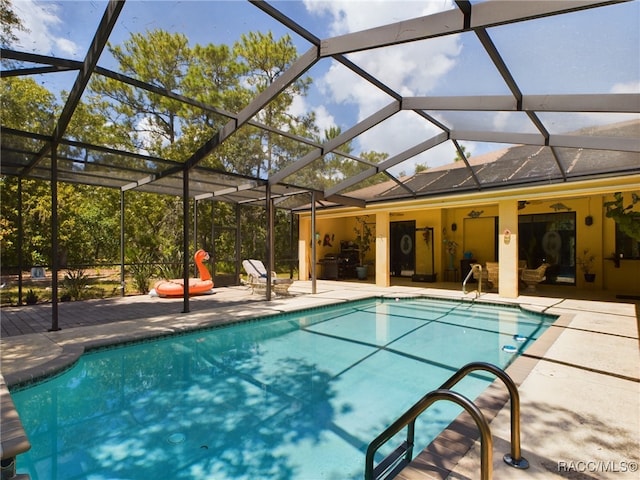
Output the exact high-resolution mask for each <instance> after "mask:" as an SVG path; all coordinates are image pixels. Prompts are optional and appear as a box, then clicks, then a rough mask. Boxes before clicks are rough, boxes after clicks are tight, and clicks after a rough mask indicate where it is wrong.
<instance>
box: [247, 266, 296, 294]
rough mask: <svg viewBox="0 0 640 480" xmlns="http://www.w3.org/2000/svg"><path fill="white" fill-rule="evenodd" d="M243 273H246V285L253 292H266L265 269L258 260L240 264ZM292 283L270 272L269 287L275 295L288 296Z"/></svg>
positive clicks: (288, 279)
mask: <svg viewBox="0 0 640 480" xmlns="http://www.w3.org/2000/svg"><path fill="white" fill-rule="evenodd" d="M242 266H243V267H244V270H245V272H247V277H248V283H249V285H250V286H251V288H252V290H253V292H254V293H255V292H256V290H257V291H259V292H263V291H266V289H267V269H266V267H265V266H264V263H262V261H260V260H254V259H249V260H244V261H243V262H242ZM292 283H293V280H291V279H290V278H278V277H277V276H276V272H271V287H272V288H273V291H274V292H275V294H276V295H288V294H289V287H290V286H291V284H292Z"/></svg>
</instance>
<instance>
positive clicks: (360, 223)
mask: <svg viewBox="0 0 640 480" xmlns="http://www.w3.org/2000/svg"><path fill="white" fill-rule="evenodd" d="M367 218H368V216H364V217H356V226H355V228H354V229H353V230H354V232H355V233H356V240H355V242H354V243H355V244H356V246H357V247H358V255H359V262H360V263H359V265H358V266H357V267H356V272H357V274H358V278H359V279H360V280H365V279H366V278H367V274H368V271H367V270H368V269H367V265H366V264H365V263H364V259H365V257H366V256H367V253H368V252H369V250H371V243H372V242H373V231H372V230H371V227H370V226H369V224H368V223H367Z"/></svg>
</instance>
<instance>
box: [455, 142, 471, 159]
mask: <svg viewBox="0 0 640 480" xmlns="http://www.w3.org/2000/svg"><path fill="white" fill-rule="evenodd" d="M460 150H462V153H463V154H464V157H462V155H460ZM460 150H458V149H456V157H455V158H454V159H453V161H454V162H459V161H460V160H464V159H466V158H469V157H470V156H471V152H467V147H465V146H464V145H460Z"/></svg>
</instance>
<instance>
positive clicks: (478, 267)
mask: <svg viewBox="0 0 640 480" xmlns="http://www.w3.org/2000/svg"><path fill="white" fill-rule="evenodd" d="M474 272H477V274H478V275H477V277H478V289H477V290H476V298H478V297H479V296H480V295H482V265H480V264H479V263H474V264H473V265H472V266H471V270H469V273H467V276H466V277H465V278H464V281H463V282H462V293H463V294H465V295H466V294H467V293H470V292H467V282H468V281H469V279H470V278H471V277H472V276H473V274H474Z"/></svg>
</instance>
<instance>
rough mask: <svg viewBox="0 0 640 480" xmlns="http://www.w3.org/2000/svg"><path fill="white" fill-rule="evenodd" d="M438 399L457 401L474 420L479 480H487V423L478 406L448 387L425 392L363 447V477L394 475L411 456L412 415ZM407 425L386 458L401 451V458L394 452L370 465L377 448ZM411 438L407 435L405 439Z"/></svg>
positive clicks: (489, 451)
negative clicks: (400, 441)
mask: <svg viewBox="0 0 640 480" xmlns="http://www.w3.org/2000/svg"><path fill="white" fill-rule="evenodd" d="M438 400H449V401H452V402H454V403H457V404H458V405H459V406H461V407H462V408H464V409H465V410H466V411H467V412H468V413H469V414H470V415H471V417H472V418H473V420H474V421H475V422H476V425H477V426H478V430H480V469H481V471H482V477H481V478H482V480H490V479H491V475H492V471H493V463H492V462H493V460H492V451H493V440H492V438H491V431H490V430H489V423H488V422H487V419H486V418H484V415H483V414H482V412H481V411H480V409H479V408H478V407H477V406H476V405H475V404H474V403H473V402H472V401H471V400H469V399H468V398H467V397H465V396H463V395H461V394H459V393H458V392H454V391H451V390H445V389H438V390H433V391H431V392H429V393H427V394H426V395H425V396H424V397H422V398H421V399H420V400H419V401H418V402H417V403H416V404H415V405H413V406H412V407H411V408H410V409H409V410H407V411H406V412H405V413H404V414H403V415H402V416H401V417H400V418H398V419H397V420H396V421H395V422H393V423H392V424H391V425H390V426H389V427H388V428H387V429H386V430H385V431H384V432H382V433H381V434H380V435H378V436H377V437H376V438H375V439H374V440H373V441H372V442H371V443H370V444H369V447H368V448H367V456H366V460H365V462H366V463H365V471H364V478H365V480H374V479H377V478H381V475H385V476H386V477H387V478H389V475H395V474H396V473H397V472H399V471H400V469H401V468H403V467H404V466H405V465H407V464H408V463H409V462H410V461H411V459H412V456H413V433H414V428H415V422H416V418H418V416H419V415H420V414H421V413H422V412H424V411H425V410H426V409H427V408H429V407H430V406H431V405H432V404H433V403H435V402H437V401H438ZM406 426H408V427H409V428H408V432H407V441H406V442H404V443H403V445H402V446H401V447H399V448H398V449H396V450H395V451H394V452H393V453H392V454H391V455H390V456H389V457H391V456H393V455H394V453H395V454H397V453H400V454H401V453H402V452H405V453H404V459H403V460H402V461H400V462H398V459H399V458H400V457H399V456H398V455H396V456H395V458H391V460H388V459H389V457H387V458H385V459H384V460H383V461H382V462H380V463H379V464H378V466H377V467H375V468H374V466H373V460H374V456H375V454H376V452H377V451H378V449H379V448H380V447H381V446H382V445H384V444H385V443H387V442H388V441H389V439H391V437H393V436H394V435H395V434H396V433H398V432H399V431H400V430H402V429H403V428H404V427H406ZM409 437H411V438H409Z"/></svg>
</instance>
